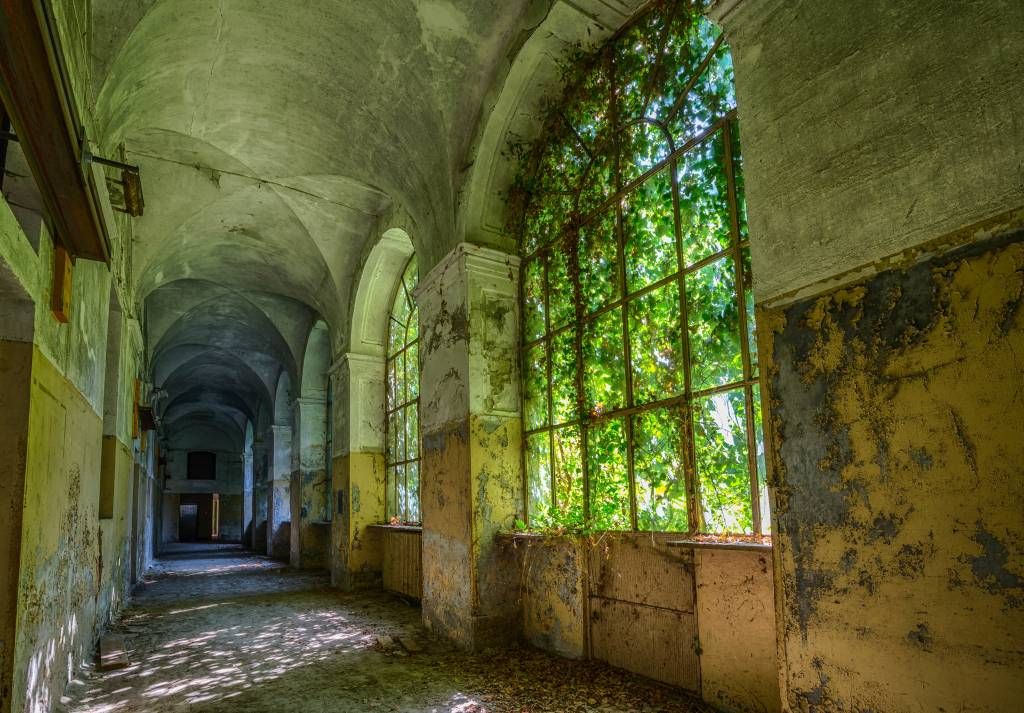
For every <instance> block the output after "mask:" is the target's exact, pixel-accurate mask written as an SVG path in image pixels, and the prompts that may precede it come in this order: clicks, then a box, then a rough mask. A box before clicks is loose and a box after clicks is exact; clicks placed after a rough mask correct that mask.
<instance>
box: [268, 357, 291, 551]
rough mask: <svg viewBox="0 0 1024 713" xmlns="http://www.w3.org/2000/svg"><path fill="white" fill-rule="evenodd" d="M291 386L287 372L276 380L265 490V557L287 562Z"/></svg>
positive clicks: (289, 518) (289, 501) (289, 500)
mask: <svg viewBox="0 0 1024 713" xmlns="http://www.w3.org/2000/svg"><path fill="white" fill-rule="evenodd" d="M291 401H292V385H291V378H290V377H289V376H288V374H287V372H284V371H282V372H281V374H280V375H279V376H278V379H277V389H276V390H275V393H274V424H273V426H271V440H272V443H271V445H270V448H271V453H272V454H273V458H272V465H271V483H270V487H269V488H268V490H267V554H269V555H270V556H271V557H274V558H275V559H284V560H286V559H288V558H289V556H290V553H291V495H290V492H291V473H292V423H293V412H292V408H291Z"/></svg>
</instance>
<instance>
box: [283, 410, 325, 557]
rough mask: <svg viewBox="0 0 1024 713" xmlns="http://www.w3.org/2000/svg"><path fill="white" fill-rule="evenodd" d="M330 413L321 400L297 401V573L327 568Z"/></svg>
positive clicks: (294, 462)
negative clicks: (327, 459) (326, 457)
mask: <svg viewBox="0 0 1024 713" xmlns="http://www.w3.org/2000/svg"><path fill="white" fill-rule="evenodd" d="M326 409H327V401H326V399H324V398H321V397H302V398H299V399H296V400H295V428H294V431H293V432H292V470H291V522H292V527H291V548H290V549H291V553H290V562H291V565H292V567H295V568H296V569H318V568H321V567H325V566H326V565H327V548H328V540H329V536H330V526H329V525H328V521H327V517H328V515H327V490H328V487H327V469H326V461H325V460H324V459H325V454H326V447H327V444H326V435H327V434H326V432H325V428H326V426H327V422H326Z"/></svg>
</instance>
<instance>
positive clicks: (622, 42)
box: [614, 12, 665, 121]
mask: <svg viewBox="0 0 1024 713" xmlns="http://www.w3.org/2000/svg"><path fill="white" fill-rule="evenodd" d="M664 27H665V18H664V15H663V13H658V12H654V13H651V14H650V15H648V16H647V17H646V18H645V19H644V20H643V21H642V22H638V23H636V24H635V25H633V26H632V27H630V28H629V29H627V30H626V32H625V33H624V34H623V35H622V36H621V37H620V38H619V39H618V41H617V42H616V43H615V52H614V61H615V76H616V78H617V80H618V92H617V99H618V107H617V110H618V114H619V116H620V120H621V121H633V120H636V119H639V118H641V117H643V115H644V109H645V108H646V103H647V99H648V97H649V96H650V94H651V91H652V89H655V86H654V83H653V82H652V81H651V80H652V77H651V74H652V73H653V72H654V70H655V68H656V67H657V66H658V60H659V55H660V50H661V44H662V39H663V37H664ZM657 89H658V90H659V91H660V87H657Z"/></svg>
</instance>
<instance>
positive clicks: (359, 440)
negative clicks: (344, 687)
mask: <svg viewBox="0 0 1024 713" xmlns="http://www.w3.org/2000/svg"><path fill="white" fill-rule="evenodd" d="M403 266H404V263H398V262H397V261H396V264H395V268H396V271H400V270H401V269H402V267H403ZM399 274H400V272H399ZM331 378H332V379H334V394H335V400H334V403H335V404H336V407H335V408H334V416H335V418H334V423H333V424H331V427H332V428H333V429H334V433H333V442H334V443H335V444H337V448H338V455H337V456H335V457H334V463H333V466H332V468H331V479H332V481H333V482H332V485H331V493H332V497H333V498H334V503H333V504H334V519H333V521H332V523H331V558H330V567H331V582H332V584H333V585H334V586H336V587H340V588H342V589H346V590H351V589H360V588H364V587H371V586H376V585H377V584H378V583H379V582H380V579H381V573H382V570H383V537H382V535H381V533H380V532H378V531H377V530H376V529H375V528H373V527H372V526H373V525H379V524H381V523H383V522H385V500H384V495H385V489H386V478H385V469H384V360H383V358H382V357H380V356H378V355H372V356H371V355H364V354H346V355H345V356H344V357H343V358H342V359H341V361H340V363H339V365H338V367H337V369H336V371H335V372H334V374H333V375H332V377H331Z"/></svg>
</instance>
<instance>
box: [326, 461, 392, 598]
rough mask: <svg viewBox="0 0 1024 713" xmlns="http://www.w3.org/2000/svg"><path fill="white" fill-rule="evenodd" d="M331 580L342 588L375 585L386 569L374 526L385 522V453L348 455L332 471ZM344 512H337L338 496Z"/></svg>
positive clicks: (377, 533)
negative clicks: (382, 571)
mask: <svg viewBox="0 0 1024 713" xmlns="http://www.w3.org/2000/svg"><path fill="white" fill-rule="evenodd" d="M331 478H332V480H333V484H332V487H331V492H332V496H331V497H333V498H334V506H335V512H334V518H333V520H332V521H331V543H332V544H331V546H332V550H333V554H332V556H331V558H330V559H331V578H332V581H333V582H334V584H335V585H336V586H339V587H342V588H343V589H358V588H361V587H365V586H371V585H374V584H376V583H377V582H378V581H379V580H380V573H381V570H382V567H383V561H384V559H383V558H384V552H383V537H382V536H381V533H380V532H376V531H375V530H374V528H373V527H371V525H379V524H381V523H383V522H384V491H385V482H384V481H385V478H384V454H383V453H348V454H345V455H340V456H337V457H335V458H334V462H333V467H332V468H331ZM339 492H341V493H342V501H343V503H344V508H343V511H338V510H337V506H338V493H339Z"/></svg>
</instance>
